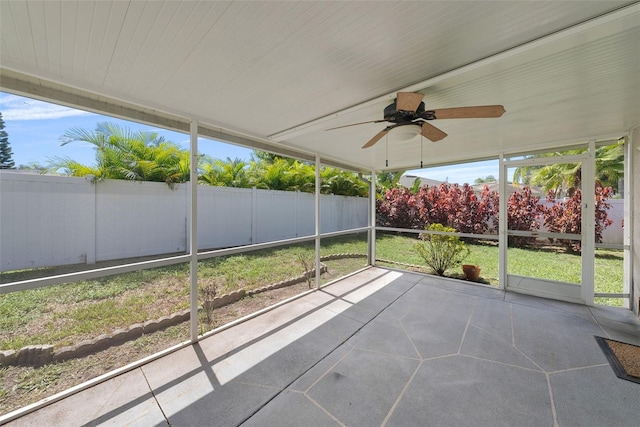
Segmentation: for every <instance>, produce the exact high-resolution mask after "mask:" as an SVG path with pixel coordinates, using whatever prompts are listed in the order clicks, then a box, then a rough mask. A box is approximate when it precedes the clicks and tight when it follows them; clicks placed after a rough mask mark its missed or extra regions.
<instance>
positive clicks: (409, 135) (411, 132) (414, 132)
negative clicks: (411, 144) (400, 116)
mask: <svg viewBox="0 0 640 427" xmlns="http://www.w3.org/2000/svg"><path fill="white" fill-rule="evenodd" d="M390 134H391V136H392V137H393V139H396V140H399V141H408V140H410V139H413V138H415V137H416V136H418V135H419V134H420V127H418V126H398V127H397V128H393V129H391V132H390Z"/></svg>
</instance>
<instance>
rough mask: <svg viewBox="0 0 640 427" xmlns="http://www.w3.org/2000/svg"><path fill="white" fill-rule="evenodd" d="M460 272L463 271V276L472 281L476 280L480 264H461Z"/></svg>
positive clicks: (478, 276)
mask: <svg viewBox="0 0 640 427" xmlns="http://www.w3.org/2000/svg"><path fill="white" fill-rule="evenodd" d="M462 272H463V273H464V277H466V278H467V280H470V281H472V282H477V281H478V279H479V278H480V266H478V265H472V264H463V266H462Z"/></svg>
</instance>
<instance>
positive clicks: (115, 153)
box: [50, 122, 190, 186]
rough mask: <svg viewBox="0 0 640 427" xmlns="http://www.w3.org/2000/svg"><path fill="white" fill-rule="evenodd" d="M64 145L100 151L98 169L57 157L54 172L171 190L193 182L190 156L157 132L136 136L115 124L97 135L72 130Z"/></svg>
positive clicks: (104, 124)
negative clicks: (82, 145)
mask: <svg viewBox="0 0 640 427" xmlns="http://www.w3.org/2000/svg"><path fill="white" fill-rule="evenodd" d="M60 140H61V145H63V146H64V145H67V144H70V143H73V142H87V143H89V144H91V145H93V146H94V149H95V151H96V164H95V166H87V165H82V164H80V163H78V162H76V161H74V160H73V159H70V158H69V157H63V158H60V157H57V158H54V159H53V160H52V161H51V162H50V170H54V171H58V170H60V169H62V170H64V171H65V172H66V173H67V174H69V175H73V176H86V175H94V176H95V177H96V179H129V180H137V181H156V182H166V183H167V184H168V185H169V186H172V185H173V184H175V183H180V182H186V181H188V180H189V170H190V169H189V168H190V156H189V151H188V150H184V149H182V148H180V147H179V146H177V145H176V144H174V143H172V142H168V141H165V140H164V138H163V137H161V136H159V135H158V134H157V132H151V131H137V132H132V131H130V130H128V129H124V128H121V127H120V126H118V125H117V124H115V123H110V122H101V123H98V124H97V126H96V130H95V131H88V130H86V129H82V128H71V129H69V130H67V131H66V132H65V133H64V134H63V135H62V137H61V138H60Z"/></svg>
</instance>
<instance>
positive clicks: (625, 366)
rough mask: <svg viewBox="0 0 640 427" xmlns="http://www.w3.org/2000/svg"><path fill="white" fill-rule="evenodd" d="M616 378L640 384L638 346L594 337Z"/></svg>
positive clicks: (639, 351) (639, 347) (639, 349)
mask: <svg viewBox="0 0 640 427" xmlns="http://www.w3.org/2000/svg"><path fill="white" fill-rule="evenodd" d="M595 338H596V341H597V342H598V344H599V345H600V348H601V349H602V351H603V352H604V355H605V356H606V357H607V360H608V361H609V364H610V365H611V368H612V369H613V371H614V372H615V374H616V376H617V377H618V378H622V379H624V380H627V381H631V382H634V383H638V384H640V346H637V345H633V344H628V343H624V342H621V341H616V340H612V339H608V338H602V337H595Z"/></svg>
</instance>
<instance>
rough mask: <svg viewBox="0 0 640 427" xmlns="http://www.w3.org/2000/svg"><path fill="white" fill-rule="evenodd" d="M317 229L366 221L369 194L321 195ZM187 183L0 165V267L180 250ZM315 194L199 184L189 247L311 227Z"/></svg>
mask: <svg viewBox="0 0 640 427" xmlns="http://www.w3.org/2000/svg"><path fill="white" fill-rule="evenodd" d="M320 206H321V212H320V220H321V225H320V229H321V232H322V233H327V232H332V231H339V230H347V229H352V228H359V227H365V226H366V225H367V211H368V201H367V199H365V198H360V197H345V196H334V195H322V196H321V199H320ZM188 207H189V199H188V187H187V184H180V185H177V186H176V187H175V189H173V190H172V189H170V188H169V187H168V186H167V185H166V184H163V183H154V182H132V181H120V180H107V181H102V182H98V183H95V184H94V183H91V182H89V181H88V180H86V179H84V178H73V177H61V176H46V175H32V174H22V173H14V172H0V271H10V270H19V269H25V268H37V267H46V266H57V265H67V264H77V263H89V264H90V263H94V262H96V261H107V260H114V259H123V258H132V257H140V256H149V255H160V254H169V253H175V252H185V251H186V248H188V236H189V232H188V230H189V223H188V221H189V219H188V218H189V214H188V212H189V210H188ZM314 212H315V204H314V195H313V194H308V193H300V192H287V191H269V190H257V189H245V188H228V187H210V186H199V187H198V246H199V248H200V249H213V248H223V247H231V246H239V245H248V244H253V243H263V242H268V241H273V240H280V239H287V238H295V237H302V236H309V235H313V234H314V233H315V219H314Z"/></svg>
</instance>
